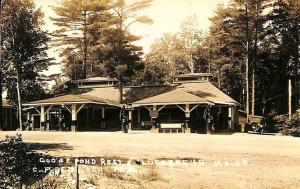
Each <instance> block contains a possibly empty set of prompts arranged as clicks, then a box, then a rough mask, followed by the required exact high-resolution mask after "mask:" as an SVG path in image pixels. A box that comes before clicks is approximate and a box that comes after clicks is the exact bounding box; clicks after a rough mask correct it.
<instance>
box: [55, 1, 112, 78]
mask: <svg viewBox="0 0 300 189" xmlns="http://www.w3.org/2000/svg"><path fill="white" fill-rule="evenodd" d="M108 3H109V1H108V0H64V1H61V3H60V5H59V6H57V7H53V10H54V11H55V13H56V14H57V17H53V18H51V19H52V20H53V21H54V24H55V25H57V26H58V27H59V29H58V30H56V31H55V32H53V35H54V36H55V42H54V45H56V46H60V47H62V51H61V56H63V57H64V58H65V60H64V62H65V69H66V70H67V71H71V70H74V69H75V70H77V71H76V74H75V75H76V77H75V76H74V75H71V77H73V78H71V79H80V78H87V77H88V76H89V75H92V72H93V70H90V72H88V64H90V65H91V66H93V55H92V47H93V46H94V45H95V43H96V42H97V41H99V40H101V38H102V37H103V34H102V32H104V31H105V29H107V28H108V27H110V26H111V25H112V24H113V23H112V20H110V19H112V17H111V14H110V13H109V12H108V9H110V7H109V6H108ZM71 73H74V72H72V71H71Z"/></svg>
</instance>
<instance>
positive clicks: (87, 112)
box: [86, 106, 90, 128]
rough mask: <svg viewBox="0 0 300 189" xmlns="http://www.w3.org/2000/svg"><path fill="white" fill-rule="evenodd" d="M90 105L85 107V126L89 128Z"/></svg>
mask: <svg viewBox="0 0 300 189" xmlns="http://www.w3.org/2000/svg"><path fill="white" fill-rule="evenodd" d="M89 113H90V107H89V106H87V108H86V128H89V124H90V115H89Z"/></svg>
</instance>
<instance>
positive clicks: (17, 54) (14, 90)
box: [2, 0, 49, 129]
mask: <svg viewBox="0 0 300 189" xmlns="http://www.w3.org/2000/svg"><path fill="white" fill-rule="evenodd" d="M2 16H3V17H2V18H3V23H4V24H3V38H2V39H3V59H2V63H3V73H4V75H5V89H6V90H7V93H8V99H9V100H10V101H11V102H13V104H14V105H16V106H17V107H18V118H19V126H20V129H21V125H22V102H23V101H28V100H35V99H38V98H40V97H41V95H42V94H43V88H42V83H41V80H40V79H41V77H40V74H39V72H40V71H42V70H44V69H46V68H47V67H48V66H49V59H48V58H47V54H46V50H47V48H48V46H47V42H48V40H49V38H48V36H47V34H46V33H45V32H44V31H42V30H41V24H42V23H43V22H42V13H41V11H40V10H36V9H35V6H34V3H33V2H32V1H31V0H22V1H21V0H6V1H5V5H4V6H3V12H2Z"/></svg>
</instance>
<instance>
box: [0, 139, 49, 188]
mask: <svg viewBox="0 0 300 189" xmlns="http://www.w3.org/2000/svg"><path fill="white" fill-rule="evenodd" d="M40 157H41V155H40V154H37V153H35V152H34V151H32V150H30V149H29V148H28V146H27V145H26V144H25V143H24V142H23V141H22V137H21V135H19V134H17V135H16V136H10V137H9V136H7V137H6V139H4V140H2V141H0V188H19V187H21V186H22V185H27V184H31V183H32V182H34V181H35V180H37V179H39V178H41V177H42V176H43V173H39V172H33V167H37V168H38V170H41V167H42V165H40V163H39V158H40Z"/></svg>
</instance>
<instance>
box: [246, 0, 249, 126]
mask: <svg viewBox="0 0 300 189" xmlns="http://www.w3.org/2000/svg"><path fill="white" fill-rule="evenodd" d="M245 8H246V38H247V42H246V70H245V72H246V74H245V75H246V76H245V80H246V114H247V121H248V116H249V62H250V47H249V45H250V44H249V41H250V38H249V18H248V0H245Z"/></svg>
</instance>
